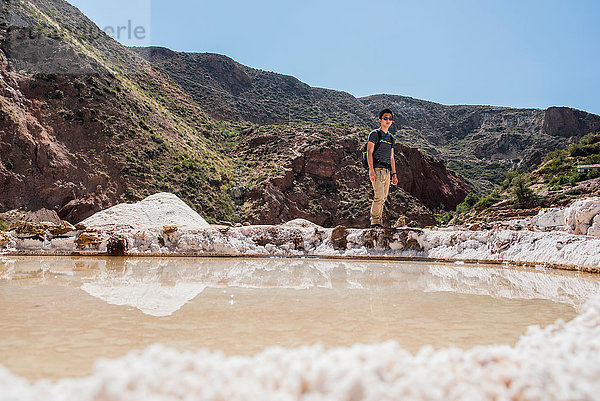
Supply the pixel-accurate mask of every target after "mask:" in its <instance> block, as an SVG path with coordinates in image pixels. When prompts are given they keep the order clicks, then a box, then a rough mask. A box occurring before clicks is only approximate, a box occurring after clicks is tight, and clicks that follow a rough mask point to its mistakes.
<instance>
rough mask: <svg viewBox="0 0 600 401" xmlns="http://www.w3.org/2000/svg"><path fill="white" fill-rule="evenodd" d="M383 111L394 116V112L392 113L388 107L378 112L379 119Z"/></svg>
mask: <svg viewBox="0 0 600 401" xmlns="http://www.w3.org/2000/svg"><path fill="white" fill-rule="evenodd" d="M385 113H390V114H391V115H392V117H394V113H392V111H391V110H390V109H383V110H381V111H380V112H379V119H380V120H381V119H382V118H383V115H384V114H385Z"/></svg>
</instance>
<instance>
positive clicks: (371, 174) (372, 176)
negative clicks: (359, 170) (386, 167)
mask: <svg viewBox="0 0 600 401" xmlns="http://www.w3.org/2000/svg"><path fill="white" fill-rule="evenodd" d="M369 179H370V180H371V181H373V182H375V180H376V179H377V174H375V169H369Z"/></svg>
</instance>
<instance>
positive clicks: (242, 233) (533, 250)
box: [0, 193, 600, 271]
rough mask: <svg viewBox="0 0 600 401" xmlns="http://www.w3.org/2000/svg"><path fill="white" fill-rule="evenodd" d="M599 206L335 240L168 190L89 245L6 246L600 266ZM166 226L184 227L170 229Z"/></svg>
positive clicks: (113, 211)
mask: <svg viewBox="0 0 600 401" xmlns="http://www.w3.org/2000/svg"><path fill="white" fill-rule="evenodd" d="M598 211H600V198H589V199H585V200H580V201H577V202H575V203H574V204H573V205H571V206H570V207H569V208H567V209H549V210H543V211H541V212H540V213H539V214H538V215H537V216H534V217H533V218H529V219H524V220H518V221H512V222H506V224H504V225H499V226H496V227H495V228H492V229H480V230H477V231H471V230H466V229H464V228H461V227H450V228H443V229H442V228H440V229H425V230H416V229H408V228H406V229H399V230H395V231H391V230H386V231H384V230H371V229H351V228H350V229H345V230H344V233H343V238H341V240H340V238H337V237H336V238H335V239H334V238H333V236H332V232H333V229H331V228H323V227H320V226H318V225H316V224H314V223H311V222H309V221H306V220H303V219H296V220H293V221H290V222H288V223H285V224H281V225H277V226H267V225H264V226H261V225H258V226H248V227H211V226H209V225H208V224H206V222H205V221H204V219H202V217H200V216H199V215H198V214H197V213H196V212H194V211H193V210H191V209H190V208H189V207H188V206H187V205H185V203H183V202H182V201H181V200H179V199H178V198H177V197H176V196H175V195H172V194H166V193H162V194H156V195H152V196H150V197H148V198H146V199H145V200H143V201H141V202H138V203H136V204H133V205H124V204H122V205H117V206H115V207H113V208H110V209H108V210H106V211H103V212H99V213H97V214H95V215H94V216H92V217H90V218H89V219H87V220H85V221H84V222H83V223H84V224H85V225H87V226H89V227H91V228H95V229H97V230H99V231H98V232H97V233H93V235H92V237H94V238H93V239H94V241H90V242H89V243H84V244H83V245H81V243H78V241H77V239H78V238H77V237H76V236H71V237H69V236H59V237H52V236H45V237H43V238H42V237H40V236H30V235H29V236H27V235H25V236H22V235H16V234H14V233H9V234H10V235H9V238H8V239H7V240H5V241H4V242H3V244H0V247H3V248H4V249H5V250H6V251H9V252H10V251H17V252H36V253H39V252H40V251H42V252H44V253H48V254H59V253H62V254H64V253H70V252H78V253H81V252H84V253H85V252H94V253H106V252H107V248H108V240H109V239H110V238H111V237H112V236H114V235H115V234H118V235H119V238H121V241H124V248H126V251H127V253H128V254H130V255H135V254H162V255H190V254H192V255H260V256H295V257H301V256H340V257H367V256H391V257H419V258H436V259H452V260H457V261H461V260H481V261H502V262H511V263H512V262H514V263H522V262H525V263H529V264H556V265H563V266H570V267H572V268H583V269H585V270H588V271H598V268H599V267H600V252H598V249H600V237H592V235H596V233H598V234H600V215H599V214H598ZM565 222H566V225H565V224H564V223H565ZM559 223H563V224H559ZM165 226H174V227H176V228H177V229H176V230H174V229H173V230H165ZM568 231H573V232H572V233H571V232H568ZM576 233H582V234H583V233H585V234H587V236H586V235H579V234H576ZM338 234H339V232H338Z"/></svg>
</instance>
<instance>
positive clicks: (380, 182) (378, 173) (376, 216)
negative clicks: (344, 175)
mask: <svg viewBox="0 0 600 401" xmlns="http://www.w3.org/2000/svg"><path fill="white" fill-rule="evenodd" d="M393 118H394V117H393V115H392V111H391V110H390V109H383V110H381V112H380V113H379V128H378V129H376V130H374V131H372V132H371V133H370V134H369V141H368V142H367V163H368V164H369V179H370V180H371V184H373V191H374V192H375V197H374V199H373V204H372V205H371V227H383V219H382V216H383V204H384V203H385V200H386V199H387V196H388V191H389V188H390V178H391V182H392V184H393V185H397V184H398V175H397V174H396V163H395V162H394V137H393V136H392V135H391V134H390V133H389V129H390V126H391V125H392V122H393Z"/></svg>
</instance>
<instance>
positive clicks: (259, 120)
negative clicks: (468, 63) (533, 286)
mask: <svg viewBox="0 0 600 401" xmlns="http://www.w3.org/2000/svg"><path fill="white" fill-rule="evenodd" d="M134 51H135V52H137V53H138V54H140V55H142V56H143V57H144V58H145V59H147V60H148V61H149V62H151V63H152V64H153V65H154V66H156V67H157V68H159V69H160V70H161V71H163V72H164V73H165V74H167V75H170V76H171V77H172V78H174V79H175V80H176V81H178V82H179V84H180V85H182V86H183V87H184V88H185V89H186V90H187V91H188V92H189V93H190V95H191V96H192V97H193V98H194V99H195V100H196V101H198V102H199V104H201V105H202V104H206V105H207V106H208V104H212V105H213V106H214V107H213V108H212V111H211V113H212V114H211V115H212V116H213V117H214V118H217V119H219V118H223V116H225V115H227V116H231V117H233V118H235V119H238V121H239V120H241V121H249V122H253V123H256V124H276V123H285V122H317V123H324V122H326V123H327V122H329V123H346V124H355V125H358V126H363V127H365V128H366V129H367V130H368V129H369V128H375V127H376V125H377V124H376V120H377V113H378V112H379V111H380V110H382V109H383V108H391V109H392V110H393V111H394V113H395V121H394V124H393V125H392V132H394V133H396V134H397V137H398V139H399V140H400V141H402V142H404V143H406V144H408V145H409V146H414V147H417V148H418V149H420V150H421V151H424V152H426V153H428V154H430V155H432V156H434V157H436V158H440V159H442V160H443V161H444V162H445V163H447V164H448V167H449V168H450V169H452V170H453V171H455V172H457V173H459V174H460V175H461V176H462V177H463V178H465V179H467V181H469V183H470V184H471V186H473V187H475V188H477V189H478V190H480V191H482V192H485V191H490V190H491V189H493V188H494V186H496V185H498V184H500V183H501V181H502V180H503V179H504V176H505V174H506V172H508V171H510V170H512V169H516V168H521V169H528V168H531V167H532V166H534V165H536V164H537V163H539V162H540V161H541V158H542V157H543V155H544V154H546V153H548V152H550V151H553V150H555V149H558V148H562V147H564V146H566V145H567V144H568V143H570V142H573V141H576V140H578V139H579V138H581V137H582V136H583V135H585V134H587V133H589V132H595V131H598V130H600V116H597V115H594V114H591V113H586V112H584V111H580V110H576V109H572V108H568V107H550V108H548V109H545V110H544V109H535V108H526V109H521V108H512V107H504V106H486V105H443V104H440V103H435V102H432V101H427V100H421V99H417V98H413V97H409V96H401V95H389V94H377V95H369V96H365V97H360V98H356V97H354V96H352V95H351V94H349V93H347V92H343V91H337V90H333V89H324V88H313V87H310V86H309V85H307V84H304V83H302V82H301V81H299V80H297V79H296V78H294V77H292V76H288V75H282V74H278V73H271V72H266V71H262V70H258V69H254V68H251V67H246V66H244V65H242V64H240V63H238V62H236V61H235V60H233V59H231V58H230V57H227V56H223V55H219V54H216V53H183V52H176V51H173V50H168V49H165V48H160V47H146V48H134ZM215 60H217V61H215ZM190 71H194V73H195V75H194V81H195V82H193V83H190V82H189V81H190V80H189V77H190ZM240 76H245V77H246V78H245V79H244V81H243V82H242V81H239V79H238V78H239V77H240ZM236 77H237V78H236ZM282 77H284V78H282ZM236 79H238V80H237V81H235V80H236ZM282 79H283V80H284V81H286V82H288V84H284V83H285V82H284V83H282V82H281V80H282ZM290 81H291V82H294V85H289V82H290ZM232 88H233V90H235V93H229V92H228V90H229V91H231V90H232ZM256 88H258V89H256ZM257 91H258V93H259V94H260V96H257V94H256V92H257ZM281 93H285V94H286V97H285V98H284V97H283V96H282V95H281ZM290 93H291V95H290ZM224 94H225V95H224ZM227 94H230V95H235V96H237V97H238V100H236V101H235V102H232V101H231V100H228V99H224V98H223V96H228V95H227ZM240 96H247V97H246V98H245V99H242V100H240V99H241V98H240ZM290 98H293V99H294V102H295V103H294V102H292V101H290ZM207 99H210V102H209V103H207ZM307 104H309V105H312V107H305V106H306V105H307ZM474 166H475V167H474Z"/></svg>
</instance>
